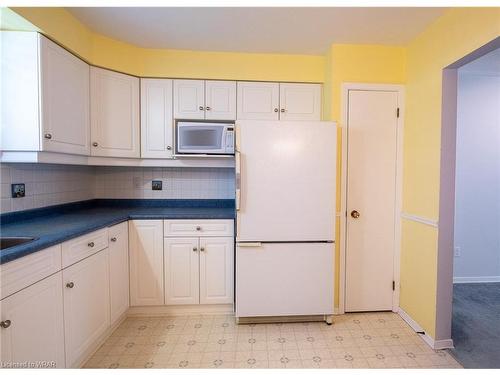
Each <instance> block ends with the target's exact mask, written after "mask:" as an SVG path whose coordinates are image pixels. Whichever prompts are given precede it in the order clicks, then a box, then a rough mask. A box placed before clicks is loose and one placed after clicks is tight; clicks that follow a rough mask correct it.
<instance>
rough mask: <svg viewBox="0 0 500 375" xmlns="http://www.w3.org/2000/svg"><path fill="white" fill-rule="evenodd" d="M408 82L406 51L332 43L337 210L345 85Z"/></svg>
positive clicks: (329, 66) (328, 97)
mask: <svg viewBox="0 0 500 375" xmlns="http://www.w3.org/2000/svg"><path fill="white" fill-rule="evenodd" d="M405 81H406V49H405V48H403V47H389V46H379V45H360V44H333V45H332V46H331V48H330V50H329V51H328V53H327V56H326V71H325V84H324V89H323V93H324V98H323V99H324V103H325V105H324V112H325V119H329V120H334V121H337V123H338V125H339V128H338V133H337V210H338V211H340V198H341V185H340V175H341V167H342V129H341V127H342V126H343V124H342V122H341V117H340V116H341V105H342V103H341V101H342V98H341V95H342V83H347V82H357V83H397V84H403V83H405ZM339 219H340V217H337V221H336V228H335V232H336V236H335V238H336V239H337V241H336V249H335V265H336V276H337V280H336V283H335V306H336V307H338V306H339V286H340V282H339V281H340V279H339V277H340V242H341V241H343V238H342V237H343V236H342V234H341V233H340V222H339V221H340V220H339Z"/></svg>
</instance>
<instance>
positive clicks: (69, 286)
mask: <svg viewBox="0 0 500 375" xmlns="http://www.w3.org/2000/svg"><path fill="white" fill-rule="evenodd" d="M74 286H75V283H74V282H73V281H70V282H69V283H66V288H69V289H71V288H73V287H74Z"/></svg>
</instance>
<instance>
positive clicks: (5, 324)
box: [0, 319, 12, 328]
mask: <svg viewBox="0 0 500 375" xmlns="http://www.w3.org/2000/svg"><path fill="white" fill-rule="evenodd" d="M11 324H12V322H11V321H10V320H8V319H7V320H4V321H3V322H0V327H2V328H9V327H10V325H11Z"/></svg>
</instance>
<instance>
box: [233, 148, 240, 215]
mask: <svg viewBox="0 0 500 375" xmlns="http://www.w3.org/2000/svg"><path fill="white" fill-rule="evenodd" d="M234 156H235V161H236V211H239V210H240V207H241V202H240V201H241V153H240V152H239V151H238V150H236V151H235V153H234Z"/></svg>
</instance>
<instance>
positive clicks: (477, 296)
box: [451, 283, 500, 368]
mask: <svg viewBox="0 0 500 375" xmlns="http://www.w3.org/2000/svg"><path fill="white" fill-rule="evenodd" d="M451 336H452V338H453V343H454V345H455V349H452V350H451V353H452V355H453V356H454V357H455V358H456V359H457V360H458V361H459V362H460V363H461V364H462V365H463V366H464V367H465V368H500V283H477V284H454V285H453V323H452V328H451Z"/></svg>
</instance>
